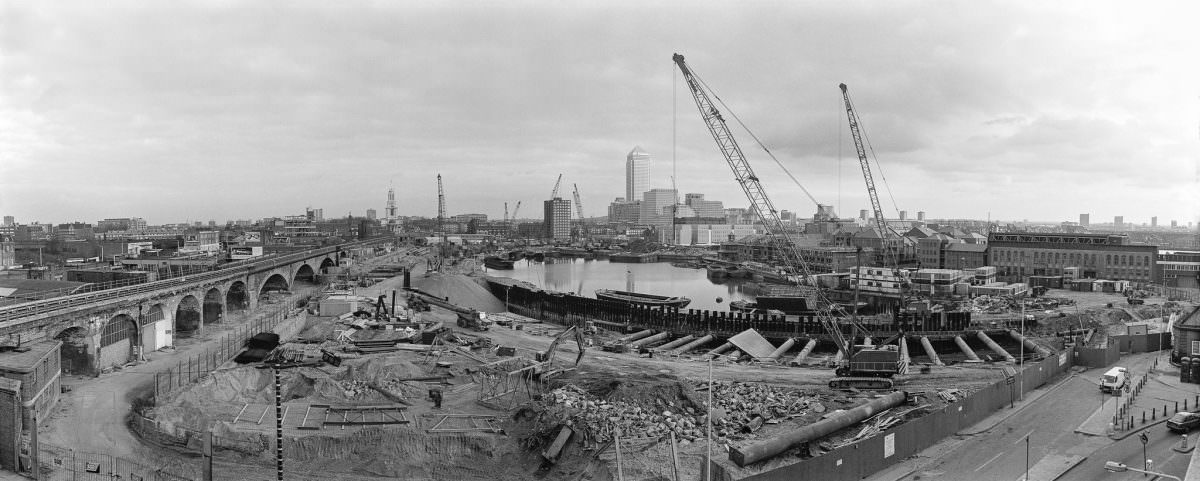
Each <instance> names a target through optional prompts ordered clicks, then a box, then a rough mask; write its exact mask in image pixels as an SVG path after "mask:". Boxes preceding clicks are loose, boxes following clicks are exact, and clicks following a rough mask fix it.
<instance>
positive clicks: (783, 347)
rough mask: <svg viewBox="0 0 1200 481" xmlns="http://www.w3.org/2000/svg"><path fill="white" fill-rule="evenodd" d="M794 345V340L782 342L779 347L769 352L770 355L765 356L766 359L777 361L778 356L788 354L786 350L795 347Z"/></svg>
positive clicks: (789, 339)
mask: <svg viewBox="0 0 1200 481" xmlns="http://www.w3.org/2000/svg"><path fill="white" fill-rule="evenodd" d="M795 345H796V340H795V339H793V338H788V340H786V341H783V344H781V345H780V346H779V347H777V348H775V351H773V352H771V355H770V356H767V359H770V360H772V361H774V360H777V359H779V356H782V355H783V353H785V352H788V350H789V349H791V348H792V346H795Z"/></svg>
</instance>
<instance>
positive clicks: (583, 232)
mask: <svg viewBox="0 0 1200 481" xmlns="http://www.w3.org/2000/svg"><path fill="white" fill-rule="evenodd" d="M571 187H574V188H575V213H576V215H577V216H578V217H579V236H580V237H583V238H585V239H586V238H587V229H586V226H585V225H584V221H583V201H580V200H579V185H577V184H571Z"/></svg>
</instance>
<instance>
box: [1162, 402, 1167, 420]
mask: <svg viewBox="0 0 1200 481" xmlns="http://www.w3.org/2000/svg"><path fill="white" fill-rule="evenodd" d="M1163 417H1164V418H1165V417H1167V405H1166V404H1163Z"/></svg>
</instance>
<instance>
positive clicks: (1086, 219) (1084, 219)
mask: <svg viewBox="0 0 1200 481" xmlns="http://www.w3.org/2000/svg"><path fill="white" fill-rule="evenodd" d="M1091 223H1092V221H1091V214H1079V225H1081V226H1084V227H1087V226H1088V225H1089V224H1091Z"/></svg>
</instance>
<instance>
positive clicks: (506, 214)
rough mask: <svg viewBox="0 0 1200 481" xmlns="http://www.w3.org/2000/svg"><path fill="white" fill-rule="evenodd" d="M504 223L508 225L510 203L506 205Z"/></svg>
mask: <svg viewBox="0 0 1200 481" xmlns="http://www.w3.org/2000/svg"><path fill="white" fill-rule="evenodd" d="M504 223H505V224H507V223H508V202H505V203H504Z"/></svg>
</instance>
